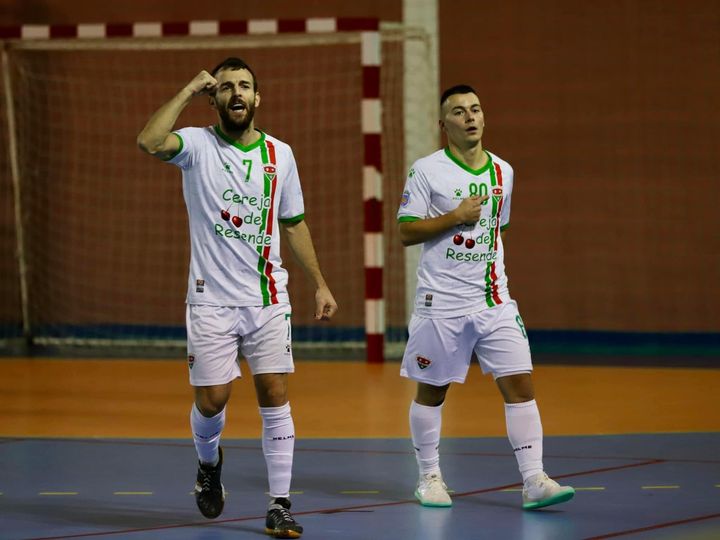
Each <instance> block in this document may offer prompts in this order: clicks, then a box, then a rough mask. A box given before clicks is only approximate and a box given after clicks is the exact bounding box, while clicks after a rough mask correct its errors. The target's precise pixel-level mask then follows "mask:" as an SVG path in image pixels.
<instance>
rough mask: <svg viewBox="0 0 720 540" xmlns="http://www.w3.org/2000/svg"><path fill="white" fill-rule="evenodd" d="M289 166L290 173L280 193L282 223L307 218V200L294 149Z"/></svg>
mask: <svg viewBox="0 0 720 540" xmlns="http://www.w3.org/2000/svg"><path fill="white" fill-rule="evenodd" d="M287 168H288V173H287V176H286V177H285V181H284V182H283V187H282V192H281V193H280V205H279V208H278V219H279V220H280V222H281V223H299V222H300V221H302V220H303V219H305V202H304V201H303V194H302V188H301V187H300V175H299V174H298V170H297V164H296V163H295V156H294V155H293V153H292V150H291V151H290V157H289V160H288V164H287Z"/></svg>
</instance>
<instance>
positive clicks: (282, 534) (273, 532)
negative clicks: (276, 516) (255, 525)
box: [265, 527, 302, 538]
mask: <svg viewBox="0 0 720 540" xmlns="http://www.w3.org/2000/svg"><path fill="white" fill-rule="evenodd" d="M265 534H269V535H270V536H272V537H273V538H300V537H301V536H302V533H299V532H297V531H278V530H277V529H268V528H267V527H266V528H265Z"/></svg>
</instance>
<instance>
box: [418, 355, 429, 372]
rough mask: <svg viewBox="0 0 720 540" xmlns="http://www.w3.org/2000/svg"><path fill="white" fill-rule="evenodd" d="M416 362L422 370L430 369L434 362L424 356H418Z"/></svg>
mask: <svg viewBox="0 0 720 540" xmlns="http://www.w3.org/2000/svg"><path fill="white" fill-rule="evenodd" d="M416 360H417V365H418V367H419V368H420V369H425V368H429V367H430V364H432V360H430V359H429V358H425V357H424V356H418V357H417V358H416Z"/></svg>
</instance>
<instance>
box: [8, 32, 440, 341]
mask: <svg viewBox="0 0 720 540" xmlns="http://www.w3.org/2000/svg"><path fill="white" fill-rule="evenodd" d="M408 35H409V34H408V33H406V32H403V31H401V30H394V31H389V30H385V31H383V32H381V36H382V41H381V42H382V53H381V54H382V66H381V70H380V73H381V81H380V86H381V92H380V93H381V102H382V111H383V114H382V153H383V159H382V168H383V171H382V175H383V176H382V177H383V198H384V201H383V221H384V231H385V242H384V255H385V256H384V269H385V270H384V274H383V286H384V287H383V289H384V297H385V298H384V300H385V304H384V305H385V327H386V336H385V340H386V344H388V345H389V347H390V348H393V344H394V343H397V342H399V341H402V340H403V339H404V336H405V330H404V328H405V322H406V308H405V269H404V259H403V250H402V248H401V246H400V243H399V242H398V241H397V238H396V233H395V219H394V216H395V212H396V209H397V203H398V200H399V196H400V193H401V191H402V184H403V182H404V177H405V169H406V164H405V162H404V153H405V150H404V142H403V141H404V137H403V121H402V119H403V115H404V114H407V112H406V110H405V109H406V107H407V103H406V101H407V100H406V99H404V98H403V46H404V43H405V42H406V41H407V39H409V38H408ZM415 39H421V37H420V38H418V37H417V36H416V38H415ZM8 43H9V46H8V47H6V52H5V54H4V70H3V85H4V88H5V89H6V96H5V97H6V99H5V100H4V101H3V103H2V104H1V105H0V121H2V123H3V125H2V128H3V129H2V133H0V139H2V141H1V142H2V144H0V174H1V175H2V176H1V177H0V196H1V198H0V209H1V210H2V212H1V215H0V220H1V221H0V226H1V227H2V228H1V229H0V246H2V250H3V253H5V254H7V256H5V257H3V258H2V261H1V262H0V265H2V266H1V268H2V272H3V280H2V283H0V332H2V335H1V336H0V338H2V339H4V340H5V341H6V342H7V341H8V340H11V339H12V338H23V337H24V338H25V339H27V340H29V341H30V342H31V343H32V344H34V345H37V346H48V347H54V346H74V347H79V348H81V349H83V350H86V351H88V354H95V351H97V350H98V348H108V347H110V348H112V349H113V350H115V351H123V353H126V352H127V351H126V350H127V348H131V349H133V350H134V351H137V352H138V354H153V352H157V351H159V350H167V349H168V348H172V349H174V348H180V349H182V348H183V347H184V344H185V330H184V313H185V311H184V304H183V301H184V298H185V293H186V287H187V270H188V261H189V243H188V232H187V215H186V210H185V206H184V202H183V198H182V189H181V181H180V172H179V170H178V169H177V168H176V167H174V166H172V165H168V164H164V163H162V162H160V161H159V160H154V159H152V158H150V157H148V156H146V155H144V154H142V153H141V152H140V151H139V150H138V149H137V147H136V145H135V138H136V136H137V133H138V132H139V131H140V130H141V129H142V127H143V125H144V124H145V122H146V120H147V118H149V116H150V114H151V113H152V112H153V111H154V110H156V109H157V108H158V107H159V106H160V105H161V104H162V103H164V102H165V101H167V100H168V99H169V98H170V97H172V96H173V95H174V94H175V93H176V92H177V91H178V90H179V89H180V88H182V87H183V86H184V85H185V84H186V83H187V82H188V81H189V80H190V79H191V78H192V77H193V76H194V75H195V74H196V73H197V72H199V71H200V70H201V69H210V68H212V67H213V66H214V65H215V64H217V63H218V62H219V61H220V60H222V59H224V58H226V57H228V56H240V57H241V58H243V59H245V60H246V61H247V62H248V63H249V64H250V65H251V66H253V68H254V70H255V71H256V73H257V77H258V82H259V87H260V91H261V93H262V97H263V101H262V105H261V106H260V107H259V108H258V111H257V115H256V126H257V127H259V128H260V129H262V130H264V131H266V132H268V133H270V134H272V135H275V136H276V137H278V138H280V139H281V140H284V141H286V142H287V143H289V144H290V145H291V146H292V148H293V151H294V153H295V156H296V159H297V162H298V167H299V170H300V177H301V181H302V185H303V191H304V195H305V204H306V217H307V222H308V225H309V227H310V229H311V231H312V234H313V239H314V242H315V247H316V250H317V252H318V256H319V258H320V263H321V266H322V268H323V272H324V274H325V276H326V279H327V280H328V282H329V285H330V287H331V289H332V290H333V293H334V294H335V297H336V299H337V301H338V304H339V306H340V311H339V313H338V315H337V317H336V318H335V319H334V320H333V321H331V322H329V323H328V324H317V323H315V322H314V321H313V313H314V291H313V290H312V288H311V287H309V286H308V284H307V282H306V280H305V277H304V275H303V273H302V270H301V269H300V268H299V267H298V266H297V265H296V263H295V262H294V261H293V258H292V256H291V254H290V253H289V252H288V251H287V250H286V249H285V248H283V261H284V264H285V265H286V267H287V268H288V270H289V272H290V286H289V289H290V296H291V300H292V303H293V324H294V341H295V344H296V347H298V348H299V349H303V348H308V349H310V351H309V352H308V354H318V351H319V352H322V351H323V350H328V349H331V350H334V349H336V348H338V349H341V350H342V351H349V350H357V351H359V354H362V348H363V346H364V321H365V319H364V309H365V297H364V288H365V277H364V248H363V174H362V171H363V152H362V148H363V134H362V131H361V118H362V111H361V104H362V94H363V80H362V76H363V72H362V67H361V55H362V54H363V51H362V47H361V40H360V33H359V32H343V33H340V32H338V33H327V34H317V35H312V34H275V35H254V36H251V35H243V36H232V37H205V38H192V37H184V38H181V39H180V38H157V39H144V40H143V39H136V38H127V39H92V40H87V39H68V40H16V41H13V42H8ZM433 105H434V104H427V103H414V104H412V107H414V108H415V110H414V112H413V114H417V111H418V109H419V110H420V112H421V113H422V114H432V111H433V109H432V107H433ZM423 107H425V111H424V112H423V111H422V108H423ZM428 107H429V108H428ZM215 122H216V118H215V116H214V112H213V111H212V110H211V109H210V107H209V106H208V103H207V100H206V99H205V98H196V99H195V100H194V101H193V103H192V104H191V105H190V106H189V107H188V108H187V109H186V110H185V111H184V112H183V114H182V115H181V117H180V119H179V121H178V123H177V124H176V127H182V126H188V125H196V126H204V125H211V124H214V123H215Z"/></svg>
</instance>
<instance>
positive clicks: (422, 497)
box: [415, 472, 452, 507]
mask: <svg viewBox="0 0 720 540" xmlns="http://www.w3.org/2000/svg"><path fill="white" fill-rule="evenodd" d="M415 497H417V499H418V500H419V501H420V504H422V505H423V506H439V507H447V506H452V499H451V498H450V495H448V492H447V486H446V485H445V482H443V479H442V475H441V474H440V472H436V473H429V474H423V475H422V476H421V477H420V480H418V484H417V489H416V490H415Z"/></svg>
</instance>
